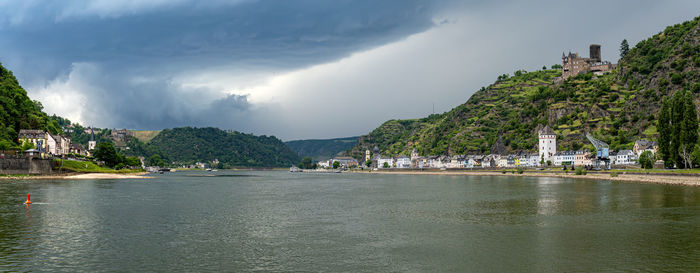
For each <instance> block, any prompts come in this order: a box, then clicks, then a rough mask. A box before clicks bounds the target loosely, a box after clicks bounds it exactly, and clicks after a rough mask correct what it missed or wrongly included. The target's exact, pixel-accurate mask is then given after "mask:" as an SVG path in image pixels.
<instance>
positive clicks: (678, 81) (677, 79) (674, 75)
mask: <svg viewBox="0 0 700 273" xmlns="http://www.w3.org/2000/svg"><path fill="white" fill-rule="evenodd" d="M671 82H672V83H673V84H681V83H682V82H683V76H681V74H678V73H671Z"/></svg>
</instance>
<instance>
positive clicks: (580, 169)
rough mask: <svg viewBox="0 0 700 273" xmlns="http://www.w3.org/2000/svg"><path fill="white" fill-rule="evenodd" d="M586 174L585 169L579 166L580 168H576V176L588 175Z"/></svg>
mask: <svg viewBox="0 0 700 273" xmlns="http://www.w3.org/2000/svg"><path fill="white" fill-rule="evenodd" d="M586 173H587V172H586V170H585V169H584V168H583V167H581V166H579V167H578V168H576V175H586Z"/></svg>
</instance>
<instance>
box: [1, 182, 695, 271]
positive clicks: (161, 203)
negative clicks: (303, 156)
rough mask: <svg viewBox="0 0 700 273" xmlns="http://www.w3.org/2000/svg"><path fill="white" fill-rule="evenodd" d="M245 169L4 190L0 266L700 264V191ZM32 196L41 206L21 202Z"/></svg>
mask: <svg viewBox="0 0 700 273" xmlns="http://www.w3.org/2000/svg"><path fill="white" fill-rule="evenodd" d="M234 175H235V176H234ZM244 175H247V174H246V173H243V175H239V174H238V173H231V174H226V173H224V174H223V176H220V177H195V176H187V175H186V174H170V175H168V176H161V177H157V178H154V179H150V180H148V181H141V180H139V181H136V180H134V181H129V180H125V181H117V180H111V181H110V180H102V181H89V180H86V181H33V182H27V181H23V182H19V181H13V182H0V271H56V270H64V271H115V270H117V271H118V270H123V271H204V270H217V271H221V270H226V271H253V270H258V271H350V272H385V271H429V272H435V271H437V272H443V271H492V272H500V271H535V272H547V271H639V270H644V271H646V270H649V271H658V270H670V271H694V270H693V269H697V268H698V267H700V262H699V261H700V242H699V240H697V238H700V229H698V228H697V227H698V226H700V217H699V216H698V215H700V189H698V188H693V187H682V186H663V185H643V184H629V183H627V184H626V183H616V182H609V181H593V180H588V181H580V180H571V179H558V178H527V177H462V176H452V177H449V176H447V177H440V176H435V177H434V176H408V175H345V174H343V175H336V174H328V175H321V174H313V175H305V174H289V173H287V172H256V173H251V174H250V176H244ZM27 192H31V193H32V199H33V200H34V201H35V202H36V203H35V204H33V205H30V206H25V205H23V204H22V202H23V201H24V197H25V196H26V193H27Z"/></svg>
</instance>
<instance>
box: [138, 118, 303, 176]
mask: <svg viewBox="0 0 700 273" xmlns="http://www.w3.org/2000/svg"><path fill="white" fill-rule="evenodd" d="M127 145H128V147H129V148H130V152H131V153H133V154H139V155H143V156H145V157H146V158H148V159H149V161H154V162H153V163H156V164H159V163H160V164H162V163H163V162H171V163H175V164H192V163H195V162H198V161H199V162H211V161H213V160H214V159H218V160H219V161H220V162H221V163H222V167H289V166H292V165H294V164H296V163H297V162H299V156H298V155H297V154H296V153H295V152H294V151H292V150H291V149H290V148H289V147H287V145H285V144H284V143H283V142H282V141H281V140H279V139H277V138H276V137H274V136H255V135H252V134H244V133H239V132H235V131H233V132H227V131H224V130H221V129H217V128H211V127H208V128H192V127H183V128H174V129H165V130H163V131H162V132H160V133H159V134H158V135H157V136H155V137H154V138H153V139H152V140H151V141H150V142H148V143H143V142H140V141H138V140H137V139H136V138H131V139H130V140H129V141H128V142H127ZM155 155H157V157H154V156H155Z"/></svg>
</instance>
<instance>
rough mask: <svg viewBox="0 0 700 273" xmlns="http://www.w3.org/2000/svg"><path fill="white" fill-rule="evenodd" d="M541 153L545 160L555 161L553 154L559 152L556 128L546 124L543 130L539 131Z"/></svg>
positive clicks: (539, 149)
mask: <svg viewBox="0 0 700 273" xmlns="http://www.w3.org/2000/svg"><path fill="white" fill-rule="evenodd" d="M538 135H539V147H538V151H539V155H540V158H541V159H544V162H547V160H552V161H553V158H552V157H553V156H554V154H556V153H557V135H556V134H555V133H554V130H552V128H549V125H547V126H545V127H544V128H542V130H540V131H539V133H538Z"/></svg>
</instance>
